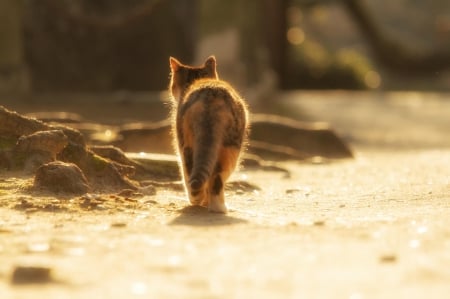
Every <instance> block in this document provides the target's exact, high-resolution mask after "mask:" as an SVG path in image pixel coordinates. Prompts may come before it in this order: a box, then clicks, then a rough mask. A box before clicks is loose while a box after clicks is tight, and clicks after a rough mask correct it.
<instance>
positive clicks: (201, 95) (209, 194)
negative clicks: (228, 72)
mask: <svg viewBox="0 0 450 299" xmlns="http://www.w3.org/2000/svg"><path fill="white" fill-rule="evenodd" d="M169 63H170V69H171V78H170V86H169V93H170V95H171V97H172V99H173V107H172V119H173V121H172V124H173V126H172V128H173V135H174V143H175V148H176V150H177V152H178V154H179V156H180V168H181V175H182V177H183V181H184V185H185V190H186V192H187V193H188V196H189V201H190V202H191V204H192V205H200V206H203V207H207V208H208V209H209V211H210V212H217V213H226V212H227V207H226V204H225V198H224V185H225V182H226V181H227V179H228V178H229V176H230V175H231V173H232V172H233V171H234V170H235V168H236V166H237V165H238V164H239V159H240V156H241V153H242V152H243V150H244V147H245V144H246V141H247V135H248V130H249V129H248V109H247V104H246V103H245V101H244V100H243V99H242V98H241V97H240V96H239V94H238V93H237V92H236V91H235V90H234V89H233V88H232V87H231V85H230V84H228V83H227V82H225V81H223V80H220V79H219V76H218V74H217V70H216V59H215V57H214V56H210V57H209V58H208V59H207V60H206V61H205V63H204V64H203V65H202V66H200V67H192V66H188V65H183V64H182V63H180V62H179V61H178V60H177V59H175V58H173V57H170V59H169Z"/></svg>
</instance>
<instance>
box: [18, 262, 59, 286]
mask: <svg viewBox="0 0 450 299" xmlns="http://www.w3.org/2000/svg"><path fill="white" fill-rule="evenodd" d="M52 281H53V279H52V277H51V269H50V268H48V267H34V266H31V267H28V266H17V267H15V268H14V270H13V273H12V277H11V283H12V284H36V283H49V282H52Z"/></svg>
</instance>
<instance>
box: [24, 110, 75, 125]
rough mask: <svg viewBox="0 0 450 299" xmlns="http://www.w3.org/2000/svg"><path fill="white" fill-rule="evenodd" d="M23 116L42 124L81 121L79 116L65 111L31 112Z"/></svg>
mask: <svg viewBox="0 0 450 299" xmlns="http://www.w3.org/2000/svg"><path fill="white" fill-rule="evenodd" d="M25 116H26V117H32V118H37V119H39V120H41V121H44V122H57V123H80V122H81V121H82V120H83V118H82V117H81V115H79V114H77V113H73V112H66V111H57V112H54V111H42V112H32V113H27V114H25Z"/></svg>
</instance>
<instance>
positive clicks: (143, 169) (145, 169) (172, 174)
mask: <svg viewBox="0 0 450 299" xmlns="http://www.w3.org/2000/svg"><path fill="white" fill-rule="evenodd" d="M126 157H127V158H128V159H130V160H132V161H134V162H135V163H137V164H138V165H139V167H137V177H138V179H140V180H142V179H147V180H148V179H154V180H159V181H163V180H169V181H173V180H180V179H181V176H180V170H179V168H178V158H177V157H176V156H175V155H164V154H152V153H126Z"/></svg>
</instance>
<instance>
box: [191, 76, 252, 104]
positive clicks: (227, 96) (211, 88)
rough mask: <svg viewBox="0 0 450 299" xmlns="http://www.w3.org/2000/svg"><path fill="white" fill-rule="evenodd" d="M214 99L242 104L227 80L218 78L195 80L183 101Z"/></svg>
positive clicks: (241, 100)
mask: <svg viewBox="0 0 450 299" xmlns="http://www.w3.org/2000/svg"><path fill="white" fill-rule="evenodd" d="M214 99H218V100H225V101H226V102H230V103H231V104H233V105H244V103H243V99H242V98H241V96H240V95H239V94H238V93H237V91H236V90H235V89H234V88H233V87H232V86H231V85H230V84H229V83H228V82H226V81H223V80H219V79H199V80H196V81H195V82H194V83H193V84H192V85H191V86H190V87H189V89H188V90H187V92H186V96H185V99H184V102H185V103H187V102H193V101H194V102H195V101H199V100H205V101H208V100H209V101H211V100H214Z"/></svg>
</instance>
